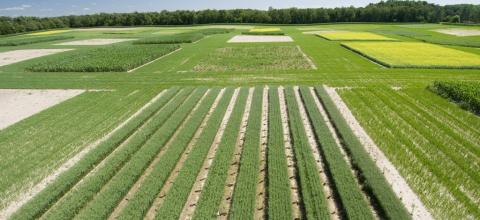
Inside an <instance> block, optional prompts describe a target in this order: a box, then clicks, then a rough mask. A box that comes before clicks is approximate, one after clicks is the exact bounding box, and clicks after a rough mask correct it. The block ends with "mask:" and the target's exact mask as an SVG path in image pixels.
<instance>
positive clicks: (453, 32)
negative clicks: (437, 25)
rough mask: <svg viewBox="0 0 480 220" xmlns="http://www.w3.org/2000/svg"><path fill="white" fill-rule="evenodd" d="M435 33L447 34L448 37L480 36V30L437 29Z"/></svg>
mask: <svg viewBox="0 0 480 220" xmlns="http://www.w3.org/2000/svg"><path fill="white" fill-rule="evenodd" d="M435 31H436V32H439V33H442V34H449V35H454V36H458V37H470V36H480V30H475V29H459V28H452V29H438V30H435Z"/></svg>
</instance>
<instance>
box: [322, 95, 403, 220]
mask: <svg viewBox="0 0 480 220" xmlns="http://www.w3.org/2000/svg"><path fill="white" fill-rule="evenodd" d="M316 91H317V95H318V96H319V97H320V98H321V100H322V103H323V105H324V106H325V110H326V111H327V113H328V115H329V117H330V118H331V119H332V121H333V123H334V125H335V128H336V129H337V131H338V133H339V136H340V137H341V138H342V140H343V142H344V146H345V148H346V152H347V153H348V154H349V156H350V158H351V162H352V164H353V167H354V168H355V169H357V171H358V172H359V173H360V175H361V176H362V177H363V178H364V179H362V180H361V181H362V182H361V183H362V184H363V187H364V190H365V191H367V193H368V194H369V196H370V198H371V199H372V200H373V203H374V204H375V205H376V206H377V207H376V208H377V209H376V210H377V213H378V215H379V216H381V217H385V218H389V219H410V214H409V213H408V212H407V210H406V209H405V207H404V206H403V205H402V202H401V201H400V200H399V198H397V197H396V195H395V193H394V192H393V190H392V189H391V187H390V185H389V184H388V182H387V180H386V179H385V177H384V176H383V174H382V172H381V171H380V170H379V169H378V167H377V166H376V165H375V162H373V160H372V159H371V158H370V156H369V155H368V153H367V152H366V151H365V149H364V147H363V146H362V145H361V144H360V141H359V140H358V139H357V138H356V137H355V135H354V134H353V131H352V130H351V129H350V127H349V126H348V124H347V122H346V121H345V119H344V118H343V117H342V116H341V114H340V112H339V110H338V109H337V108H336V106H335V104H334V103H333V101H332V100H331V99H330V97H329V96H328V94H327V93H326V91H325V90H324V89H323V88H322V87H317V88H316Z"/></svg>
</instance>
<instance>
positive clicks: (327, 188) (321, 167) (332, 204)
mask: <svg viewBox="0 0 480 220" xmlns="http://www.w3.org/2000/svg"><path fill="white" fill-rule="evenodd" d="M294 91H295V99H296V100H297V104H298V110H299V112H300V116H301V117H302V122H303V126H304V128H305V132H306V134H307V137H308V142H309V143H310V148H311V150H312V153H313V157H314V158H315V161H316V164H317V168H318V171H319V174H320V179H321V181H322V183H323V190H324V192H325V196H326V197H327V203H328V209H329V211H330V217H331V218H332V219H340V216H339V214H340V209H339V207H338V205H337V204H338V203H337V201H335V198H334V194H333V190H332V183H331V180H329V179H328V177H327V175H326V173H325V164H324V163H323V161H322V157H321V154H320V152H319V150H318V144H317V141H316V140H315V136H314V134H313V129H312V127H311V124H310V121H309V119H308V115H307V112H306V110H305V106H303V102H302V99H301V98H300V92H299V89H298V86H296V87H294Z"/></svg>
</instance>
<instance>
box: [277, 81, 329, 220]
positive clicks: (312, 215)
mask: <svg viewBox="0 0 480 220" xmlns="http://www.w3.org/2000/svg"><path fill="white" fill-rule="evenodd" d="M285 99H286V102H287V106H288V119H289V126H290V133H291V135H292V148H293V149H294V152H295V160H296V165H297V171H298V175H299V187H300V191H301V195H302V198H303V203H304V205H305V210H304V211H305V213H304V214H305V216H306V218H307V219H330V214H329V209H328V206H327V201H326V196H325V193H324V192H323V185H322V182H321V181H320V176H319V170H318V169H317V166H316V163H315V158H314V157H313V152H312V150H311V149H310V146H309V143H308V137H307V134H306V132H305V128H304V126H303V123H302V119H301V116H300V112H299V109H298V104H297V101H296V99H295V94H294V90H293V88H291V87H289V88H287V89H285Z"/></svg>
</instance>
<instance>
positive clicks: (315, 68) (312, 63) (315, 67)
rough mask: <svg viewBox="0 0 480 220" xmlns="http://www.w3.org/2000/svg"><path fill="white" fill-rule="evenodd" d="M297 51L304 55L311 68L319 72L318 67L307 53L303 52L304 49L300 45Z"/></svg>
mask: <svg viewBox="0 0 480 220" xmlns="http://www.w3.org/2000/svg"><path fill="white" fill-rule="evenodd" d="M297 49H298V51H300V53H302V55H303V57H304V58H305V60H307V62H308V63H309V64H310V67H311V68H312V69H314V70H317V69H318V68H317V65H315V63H314V62H313V61H312V59H310V57H309V56H308V55H307V54H306V53H305V52H303V50H302V48H301V47H300V46H299V45H297Z"/></svg>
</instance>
